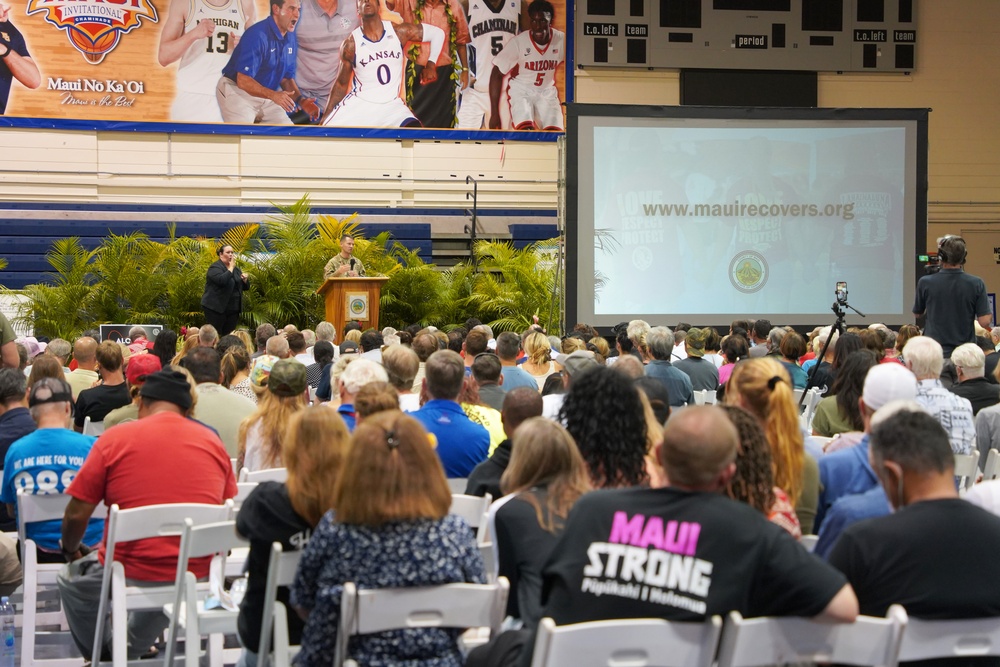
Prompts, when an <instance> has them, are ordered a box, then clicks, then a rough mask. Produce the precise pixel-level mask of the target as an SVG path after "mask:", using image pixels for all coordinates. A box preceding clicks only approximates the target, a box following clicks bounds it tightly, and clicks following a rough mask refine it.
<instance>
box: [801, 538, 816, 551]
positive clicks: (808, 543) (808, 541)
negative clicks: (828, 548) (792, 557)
mask: <svg viewBox="0 0 1000 667" xmlns="http://www.w3.org/2000/svg"><path fill="white" fill-rule="evenodd" d="M817 542H819V535H803V536H802V539H800V540H799V544H801V545H802V546H803V547H804V548H805V550H806V551H808V552H809V553H812V552H813V549H815V548H816V543H817Z"/></svg>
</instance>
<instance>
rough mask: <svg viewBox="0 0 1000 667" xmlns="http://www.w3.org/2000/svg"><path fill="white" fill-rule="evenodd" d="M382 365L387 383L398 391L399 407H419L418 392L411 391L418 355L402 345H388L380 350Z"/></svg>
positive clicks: (406, 409)
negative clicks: (387, 379) (387, 377)
mask: <svg viewBox="0 0 1000 667" xmlns="http://www.w3.org/2000/svg"><path fill="white" fill-rule="evenodd" d="M382 367H383V368H385V373H386V375H388V376H389V384H391V385H392V386H393V387H395V388H396V391H397V392H399V409H400V410H402V411H403V412H414V411H416V410H419V409H420V394H419V393H415V392H414V391H413V378H415V377H416V376H417V369H419V368H420V357H418V356H417V353H416V352H414V351H413V350H412V349H410V348H408V347H405V346H403V345H388V346H386V348H385V349H384V350H382Z"/></svg>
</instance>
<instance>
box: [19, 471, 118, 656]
mask: <svg viewBox="0 0 1000 667" xmlns="http://www.w3.org/2000/svg"><path fill="white" fill-rule="evenodd" d="M70 498H71V496H68V495H65V494H61V493H57V494H46V495H34V494H31V493H26V492H25V490H24V489H19V490H18V492H17V538H18V542H20V544H21V569H22V570H23V572H24V588H23V590H24V594H23V595H24V597H23V600H22V628H23V630H22V635H21V664H22V665H23V666H24V667H32V666H33V665H45V666H46V667H77V666H78V665H79V664H80V659H79V658H40V657H38V656H36V655H35V647H36V646H37V645H38V644H39V643H41V642H39V640H43V641H45V642H46V643H47V642H48V640H50V639H56V635H57V633H56V632H42V631H40V630H38V628H39V627H42V626H49V625H59V627H60V628H65V627H66V617H65V615H64V614H63V612H62V610H61V609H58V610H56V611H39V610H38V595H39V593H40V592H41V591H42V590H44V589H52V590H55V587H56V575H58V574H59V570H61V569H62V567H63V566H62V564H60V563H39V562H38V546H37V545H36V544H35V541H34V540H32V539H29V538H28V537H27V532H28V525H29V524H32V523H38V522H41V521H62V518H63V515H64V514H65V513H66V505H67V504H69V501H70ZM107 515H108V508H107V507H106V506H105V505H104V503H101V504H100V505H98V506H97V507H96V508H95V509H94V514H93V518H95V519H101V518H104V517H106V516H107ZM65 636H66V637H67V638H68V637H69V635H68V634H66V635H65Z"/></svg>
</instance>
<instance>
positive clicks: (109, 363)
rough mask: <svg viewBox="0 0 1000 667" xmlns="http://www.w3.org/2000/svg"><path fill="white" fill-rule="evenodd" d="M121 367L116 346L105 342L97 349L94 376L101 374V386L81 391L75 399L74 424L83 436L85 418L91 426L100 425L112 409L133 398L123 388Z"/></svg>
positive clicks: (120, 357)
mask: <svg viewBox="0 0 1000 667" xmlns="http://www.w3.org/2000/svg"><path fill="white" fill-rule="evenodd" d="M123 364H124V360H123V358H122V350H121V347H120V346H119V345H118V343H116V342H114V341H111V340H106V341H104V342H103V343H101V344H100V345H99V346H98V347H97V372H98V373H100V376H101V383H100V384H98V385H96V386H94V387H91V388H90V389H84V390H83V391H81V392H80V395H79V396H77V399H76V412H75V414H74V416H73V423H74V426H75V427H76V430H77V431H78V432H81V433H82V432H83V424H84V421H85V420H86V418H87V417H90V421H92V422H101V421H104V417H105V416H106V415H107V414H108V413H109V412H111V411H112V410H114V409H115V408H120V407H122V406H125V405H128V404H129V403H131V402H132V395H131V394H129V390H128V385H127V384H125V373H124V372H123V370H122V366H123Z"/></svg>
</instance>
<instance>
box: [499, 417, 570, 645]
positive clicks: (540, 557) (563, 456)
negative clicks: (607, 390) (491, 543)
mask: <svg viewBox="0 0 1000 667" xmlns="http://www.w3.org/2000/svg"><path fill="white" fill-rule="evenodd" d="M513 439H514V447H513V449H512V450H511V451H512V454H511V457H510V464H509V465H508V466H507V470H505V471H504V473H503V477H501V478H500V488H501V490H502V491H503V492H504V493H507V494H510V495H508V496H506V497H505V498H503V499H501V500H499V501H497V504H496V505H495V506H494V509H493V510H492V512H491V525H490V532H491V534H492V535H493V536H494V538H495V540H496V547H497V554H498V558H497V562H498V564H499V571H500V576H502V577H507V579H508V580H510V586H511V591H512V594H511V596H510V598H509V599H508V602H507V613H508V615H510V616H513V617H515V618H519V619H521V621H522V622H523V623H524V627H525V628H528V629H531V628H534V627H535V626H536V625H537V624H538V620H539V619H540V618H541V617H542V569H543V568H544V566H545V563H546V561H547V560H548V558H549V555H550V554H551V553H552V549H553V548H554V547H555V545H556V541H557V538H558V537H559V535H560V534H561V533H562V530H563V526H564V525H565V522H566V517H567V516H568V515H569V510H570V508H571V507H573V504H574V503H575V502H576V499H577V498H579V497H580V496H581V495H583V494H584V493H586V492H587V491H590V479H589V477H588V475H587V465H586V464H585V463H584V462H583V458H582V457H581V456H580V451H579V450H578V449H577V447H576V443H575V442H573V438H572V437H571V436H570V434H569V433H567V432H566V429H564V428H563V427H562V426H560V425H559V424H557V423H556V422H554V421H552V420H551V419H546V418H544V417H532V418H531V419H528V420H526V421H524V422H522V423H521V425H520V426H518V427H517V431H516V432H515V434H514V438H513Z"/></svg>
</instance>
